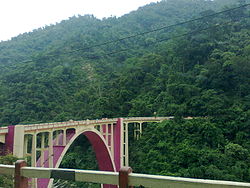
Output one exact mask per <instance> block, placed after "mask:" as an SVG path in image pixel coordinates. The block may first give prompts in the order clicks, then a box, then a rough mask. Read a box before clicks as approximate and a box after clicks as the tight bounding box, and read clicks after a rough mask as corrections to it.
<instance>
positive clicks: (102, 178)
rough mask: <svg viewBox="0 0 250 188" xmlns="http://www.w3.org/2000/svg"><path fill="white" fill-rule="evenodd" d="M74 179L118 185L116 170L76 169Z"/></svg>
mask: <svg viewBox="0 0 250 188" xmlns="http://www.w3.org/2000/svg"><path fill="white" fill-rule="evenodd" d="M75 172H76V174H75V179H76V181H82V182H92V183H102V184H112V185H118V183H119V182H118V177H119V173H118V172H104V171H90V170H76V171H75Z"/></svg>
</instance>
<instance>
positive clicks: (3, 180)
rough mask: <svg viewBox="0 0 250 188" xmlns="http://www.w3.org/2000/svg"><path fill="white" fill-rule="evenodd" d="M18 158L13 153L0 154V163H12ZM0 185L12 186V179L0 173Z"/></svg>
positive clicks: (7, 187) (10, 187)
mask: <svg viewBox="0 0 250 188" xmlns="http://www.w3.org/2000/svg"><path fill="white" fill-rule="evenodd" d="M17 159H18V158H16V157H15V156H13V155H10V154H8V155H5V156H0V164H5V165H13V164H14V163H15V162H16V161H17ZM0 187H6V188H12V187H13V179H12V177H11V176H6V175H0Z"/></svg>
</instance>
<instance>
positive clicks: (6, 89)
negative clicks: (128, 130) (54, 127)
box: [0, 0, 250, 125]
mask: <svg viewBox="0 0 250 188" xmlns="http://www.w3.org/2000/svg"><path fill="white" fill-rule="evenodd" d="M244 3H245V4H246V3H249V2H248V1H242V0H241V1H232V0H215V1H204V0H189V1H188V0H168V1H162V2H159V3H153V4H150V5H147V6H145V7H141V8H139V9H138V10H137V11H134V12H131V13H130V14H127V15H125V16H122V17H120V18H115V17H110V18H105V19H103V20H99V19H96V18H95V17H94V16H91V15H85V16H77V17H72V18H70V19H69V20H66V21H62V22H61V23H58V24H56V25H51V26H46V27H44V28H40V29H37V30H34V31H33V32H31V33H25V34H23V35H20V36H18V37H15V38H13V39H12V40H10V41H5V42H1V43H0V104H1V105H0V124H1V125H9V124H20V123H35V122H49V121H65V120H69V119H74V120H79V119H86V118H89V119H93V118H102V117H120V116H151V115H152V114H153V113H154V112H157V115H158V116H164V115H175V116H221V117H224V116H227V115H231V114H237V113H249V111H248V109H249V106H250V93H249V92H250V90H249V87H250V86H249V84H250V77H249V71H250V70H249V69H250V66H249V54H250V39H249V6H245V7H242V8H238V9H233V8H234V7H239V6H241V5H243V4H244ZM227 9H232V10H231V11H225V12H224V13H223V14H215V13H216V12H219V11H223V10H227ZM208 15H213V16H208ZM199 17H204V18H203V19H196V18H199ZM192 19H196V21H192V22H187V23H186V24H177V25H175V26H173V27H166V26H169V25H171V24H176V23H181V22H185V21H187V20H192ZM163 27H165V29H159V28H163ZM152 30H155V31H154V32H152ZM148 31H149V32H148ZM150 31H151V32H150ZM128 36H133V37H128ZM126 37H127V38H126ZM110 41H111V42H110Z"/></svg>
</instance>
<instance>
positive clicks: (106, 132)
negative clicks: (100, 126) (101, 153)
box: [105, 124, 109, 145]
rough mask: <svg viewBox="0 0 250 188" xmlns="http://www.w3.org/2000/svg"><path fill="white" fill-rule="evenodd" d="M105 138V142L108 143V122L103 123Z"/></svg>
mask: <svg viewBox="0 0 250 188" xmlns="http://www.w3.org/2000/svg"><path fill="white" fill-rule="evenodd" d="M105 140H106V143H107V145H109V144H108V143H109V124H106V125H105Z"/></svg>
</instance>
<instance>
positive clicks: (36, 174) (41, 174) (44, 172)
mask: <svg viewBox="0 0 250 188" xmlns="http://www.w3.org/2000/svg"><path fill="white" fill-rule="evenodd" d="M52 169H53V168H39V167H23V168H22V169H21V175H22V176H24V177H28V178H50V176H51V170H52ZM54 169H55V168H54Z"/></svg>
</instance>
